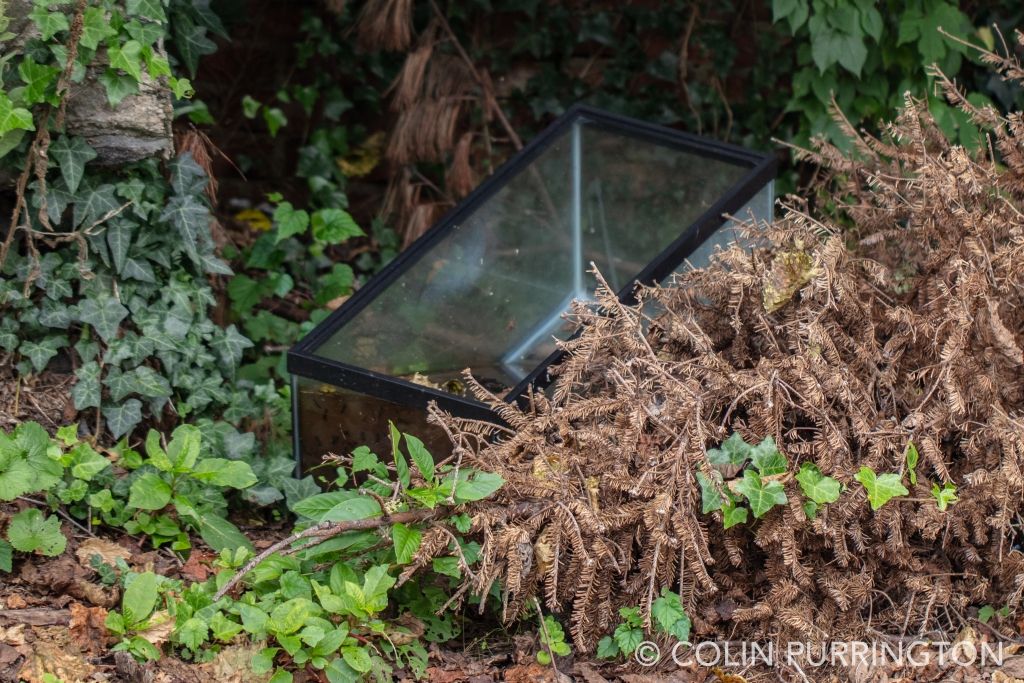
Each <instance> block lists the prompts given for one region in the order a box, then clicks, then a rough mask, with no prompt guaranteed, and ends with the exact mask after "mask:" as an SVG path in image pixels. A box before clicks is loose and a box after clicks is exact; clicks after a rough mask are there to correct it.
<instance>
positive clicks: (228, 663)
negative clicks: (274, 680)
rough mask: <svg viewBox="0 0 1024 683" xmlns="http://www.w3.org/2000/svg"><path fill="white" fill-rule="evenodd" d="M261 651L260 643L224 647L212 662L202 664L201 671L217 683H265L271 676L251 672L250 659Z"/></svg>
mask: <svg viewBox="0 0 1024 683" xmlns="http://www.w3.org/2000/svg"><path fill="white" fill-rule="evenodd" d="M261 649H263V648H262V645H261V644H260V643H248V644H245V645H232V646H230V647H226V648H224V649H223V650H221V651H220V653H218V655H217V656H216V657H214V659H213V661H210V662H207V663H206V664H203V669H204V670H205V671H207V672H208V673H209V674H210V680H213V681H217V683H265V682H266V681H268V680H270V676H271V674H270V673H266V674H257V673H255V672H253V670H252V658H253V657H255V656H256V654H258V653H259V651H260V650H261Z"/></svg>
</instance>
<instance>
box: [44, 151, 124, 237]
mask: <svg viewBox="0 0 1024 683" xmlns="http://www.w3.org/2000/svg"><path fill="white" fill-rule="evenodd" d="M50 158H51V159H52V160H53V161H55V162H56V163H57V166H58V167H59V168H60V174H61V176H62V177H63V178H64V184H65V185H67V187H68V192H70V193H71V194H74V193H76V192H78V185H79V183H81V182H82V174H83V173H84V172H85V165H86V164H87V163H89V162H90V161H92V160H93V159H95V158H96V150H94V149H93V148H92V147H90V146H89V144H88V143H87V142H86V141H85V140H83V139H82V138H80V137H78V136H72V135H61V136H60V137H59V138H57V139H56V140H55V141H54V142H53V143H52V144H51V145H50ZM108 241H109V237H108ZM125 250H126V251H127V246H126V247H125Z"/></svg>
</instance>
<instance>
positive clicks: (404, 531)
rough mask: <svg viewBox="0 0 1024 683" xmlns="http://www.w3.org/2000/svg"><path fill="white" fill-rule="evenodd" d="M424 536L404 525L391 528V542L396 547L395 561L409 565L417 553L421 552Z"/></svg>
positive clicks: (394, 525)
mask: <svg viewBox="0 0 1024 683" xmlns="http://www.w3.org/2000/svg"><path fill="white" fill-rule="evenodd" d="M422 540H423V534H422V533H420V532H419V530H418V529H414V528H413V527H410V526H406V525H405V524H402V523H397V524H393V525H392V526H391V541H392V543H394V545H395V561H396V562H398V564H409V562H411V561H412V558H413V556H414V555H415V554H416V551H417V550H419V547H420V541H422Z"/></svg>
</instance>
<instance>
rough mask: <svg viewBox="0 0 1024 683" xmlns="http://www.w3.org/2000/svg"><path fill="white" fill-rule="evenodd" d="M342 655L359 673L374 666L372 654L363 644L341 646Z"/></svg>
mask: <svg viewBox="0 0 1024 683" xmlns="http://www.w3.org/2000/svg"><path fill="white" fill-rule="evenodd" d="M341 656H342V658H344V660H345V663H346V664H348V665H349V666H350V667H352V668H353V669H355V670H356V671H358V672H359V673H366V672H368V671H369V670H370V669H371V668H373V662H372V661H371V660H370V655H369V653H368V652H367V651H366V648H365V647H363V646H360V645H346V646H345V647H343V648H341Z"/></svg>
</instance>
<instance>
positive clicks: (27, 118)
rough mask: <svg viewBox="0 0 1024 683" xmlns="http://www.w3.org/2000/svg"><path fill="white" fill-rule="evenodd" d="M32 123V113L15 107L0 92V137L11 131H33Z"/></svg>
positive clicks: (3, 93) (5, 94)
mask: <svg viewBox="0 0 1024 683" xmlns="http://www.w3.org/2000/svg"><path fill="white" fill-rule="evenodd" d="M35 129H36V128H35V125H34V124H33V123H32V112H30V111H29V110H28V109H24V108H22V107H15V106H14V103H13V102H11V98H9V97H8V96H7V93H6V92H3V91H2V90H0V135H5V134H7V133H9V132H11V131H13V130H35Z"/></svg>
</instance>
